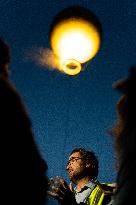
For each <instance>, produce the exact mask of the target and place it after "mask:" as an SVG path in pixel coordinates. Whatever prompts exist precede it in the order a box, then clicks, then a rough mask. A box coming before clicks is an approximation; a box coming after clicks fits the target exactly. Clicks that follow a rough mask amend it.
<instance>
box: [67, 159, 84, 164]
mask: <svg viewBox="0 0 136 205" xmlns="http://www.w3.org/2000/svg"><path fill="white" fill-rule="evenodd" d="M79 159H83V157H72V158H71V159H70V160H68V162H67V166H68V165H69V164H70V163H73V162H77V161H78V160H79Z"/></svg>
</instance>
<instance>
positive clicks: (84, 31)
mask: <svg viewBox="0 0 136 205" xmlns="http://www.w3.org/2000/svg"><path fill="white" fill-rule="evenodd" d="M62 14H63V15H62ZM83 14H84V15H83ZM88 14H89V15H88ZM90 17H91V20H90ZM57 18H58V20H56V21H55V23H54V24H53V26H52V29H51V33H50V42H51V48H52V50H53V53H54V54H55V56H57V58H58V59H59V67H60V68H59V69H61V70H62V71H63V72H64V73H66V74H68V75H76V74H78V73H79V72H80V71H81V69H82V64H83V63H86V62H87V61H89V60H90V59H92V58H93V57H94V56H95V55H96V54H97V52H98V50H99V49H100V45H101V32H100V29H99V27H98V26H97V24H96V20H95V21H94V15H93V14H92V13H91V12H90V11H89V10H86V9H85V8H82V7H70V8H68V9H65V10H64V11H63V12H62V13H60V15H58V17H57ZM94 22H95V23H94Z"/></svg>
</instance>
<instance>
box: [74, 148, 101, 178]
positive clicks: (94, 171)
mask: <svg viewBox="0 0 136 205" xmlns="http://www.w3.org/2000/svg"><path fill="white" fill-rule="evenodd" d="M75 152H79V153H80V155H81V157H83V160H85V161H86V162H88V163H90V164H91V176H92V178H93V179H95V178H97V176H98V169H99V166H98V159H97V157H96V155H95V153H94V152H93V151H88V150H85V149H84V148H75V149H74V150H73V151H72V152H71V153H70V155H72V154H73V153H75Z"/></svg>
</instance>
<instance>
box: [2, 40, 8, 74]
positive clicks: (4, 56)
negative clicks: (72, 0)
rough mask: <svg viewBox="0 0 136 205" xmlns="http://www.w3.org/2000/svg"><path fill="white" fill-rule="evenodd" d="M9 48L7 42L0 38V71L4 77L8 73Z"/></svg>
mask: <svg viewBox="0 0 136 205" xmlns="http://www.w3.org/2000/svg"><path fill="white" fill-rule="evenodd" d="M9 63H10V49H9V46H8V44H7V43H6V42H5V41H4V40H3V39H1V38H0V73H1V74H2V75H4V76H6V77H8V75H9V71H8V69H9V68H8V67H9Z"/></svg>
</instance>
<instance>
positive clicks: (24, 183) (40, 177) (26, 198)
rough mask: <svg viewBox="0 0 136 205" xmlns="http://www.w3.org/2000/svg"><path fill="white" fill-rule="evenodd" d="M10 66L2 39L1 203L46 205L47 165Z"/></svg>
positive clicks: (0, 59)
mask: <svg viewBox="0 0 136 205" xmlns="http://www.w3.org/2000/svg"><path fill="white" fill-rule="evenodd" d="M9 63H10V51H9V47H8V45H7V44H6V43H5V42H4V41H3V40H2V39H0V150H1V164H0V165H1V166H0V190H1V191H0V192H1V197H0V204H4V205H7V204H14V205H27V204H28V205H43V204H44V203H45V196H46V188H47V179H46V171H47V165H46V163H45V161H44V160H43V159H42V158H41V156H40V154H39V150H38V149H37V147H36V144H35V141H34V137H33V133H32V130H31V122H30V119H29V117H28V115H27V112H26V109H25V107H24V104H23V103H22V100H21V98H20V96H19V95H18V93H17V91H16V89H15V87H14V86H13V85H12V84H11V82H10V81H9V79H8V77H9V76H8V75H9V71H8V67H9Z"/></svg>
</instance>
